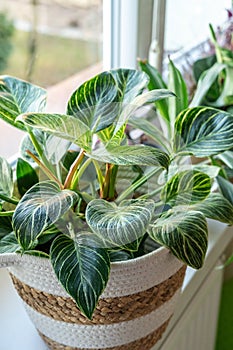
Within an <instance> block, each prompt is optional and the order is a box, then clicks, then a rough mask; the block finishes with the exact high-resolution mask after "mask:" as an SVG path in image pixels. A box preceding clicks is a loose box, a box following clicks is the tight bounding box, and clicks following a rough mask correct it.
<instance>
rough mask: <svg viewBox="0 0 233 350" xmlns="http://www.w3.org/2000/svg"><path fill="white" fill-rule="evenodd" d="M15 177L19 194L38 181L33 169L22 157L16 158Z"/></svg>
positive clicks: (22, 193)
mask: <svg viewBox="0 0 233 350" xmlns="http://www.w3.org/2000/svg"><path fill="white" fill-rule="evenodd" d="M16 177H17V186H18V190H19V193H20V195H21V196H23V195H24V194H25V193H26V192H27V191H28V190H29V189H30V188H31V187H32V186H34V185H35V184H36V183H37V182H38V181H39V179H38V176H37V173H36V171H35V169H33V167H32V166H31V165H30V164H29V163H28V162H26V161H25V160H23V159H22V158H18V161H17V165H16Z"/></svg>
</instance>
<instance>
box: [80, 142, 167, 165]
mask: <svg viewBox="0 0 233 350" xmlns="http://www.w3.org/2000/svg"><path fill="white" fill-rule="evenodd" d="M87 156H88V157H90V158H93V159H96V160H98V161H100V162H105V163H111V164H116V165H149V166H152V165H153V166H158V165H159V166H161V167H164V168H166V169H167V167H168V165H169V162H170V159H169V156H168V154H167V153H165V152H163V151H161V150H159V149H157V148H154V147H150V146H118V147H114V148H113V147H111V148H109V149H107V148H103V147H102V148H99V149H96V150H94V151H93V152H92V153H90V154H87Z"/></svg>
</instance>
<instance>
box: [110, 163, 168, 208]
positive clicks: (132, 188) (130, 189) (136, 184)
mask: <svg viewBox="0 0 233 350" xmlns="http://www.w3.org/2000/svg"><path fill="white" fill-rule="evenodd" d="M159 171H161V168H155V169H153V170H151V171H150V172H148V173H147V174H145V175H144V176H142V177H141V178H140V179H139V180H137V181H136V182H134V183H133V184H132V185H131V186H129V187H128V188H127V189H126V190H125V191H123V192H122V193H121V195H120V196H119V197H118V198H117V199H116V202H117V203H119V202H121V201H122V200H123V199H125V198H126V197H128V196H129V195H130V194H131V193H133V192H134V191H135V190H136V189H137V188H138V187H140V186H142V185H143V184H144V183H145V182H146V181H147V180H149V179H150V178H151V177H152V176H154V175H156V174H157V173H158V172H159Z"/></svg>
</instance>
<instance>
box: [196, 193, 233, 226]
mask: <svg viewBox="0 0 233 350" xmlns="http://www.w3.org/2000/svg"><path fill="white" fill-rule="evenodd" d="M192 210H196V211H200V212H202V214H204V215H205V217H206V218H209V219H213V220H217V221H221V222H224V223H227V224H230V225H232V224H233V205H232V204H231V203H230V202H229V201H228V200H227V199H226V198H224V197H223V196H222V195H221V194H220V193H210V195H209V196H208V197H207V198H206V199H205V200H204V201H202V202H200V203H196V204H195V205H193V206H192Z"/></svg>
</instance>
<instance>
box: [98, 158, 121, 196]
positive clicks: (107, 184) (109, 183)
mask: <svg viewBox="0 0 233 350" xmlns="http://www.w3.org/2000/svg"><path fill="white" fill-rule="evenodd" d="M117 170H118V167H117V166H115V165H113V164H109V163H107V164H106V173H105V179H104V184H103V193H102V197H101V198H104V199H107V200H109V201H110V200H114V199H115V182H116V175H117Z"/></svg>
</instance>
